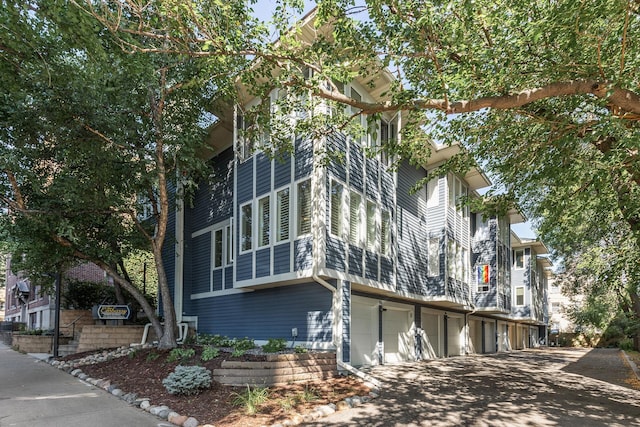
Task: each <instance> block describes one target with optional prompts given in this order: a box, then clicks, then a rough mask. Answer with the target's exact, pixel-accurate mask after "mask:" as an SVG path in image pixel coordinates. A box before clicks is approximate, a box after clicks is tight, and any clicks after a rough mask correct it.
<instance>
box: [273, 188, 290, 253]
mask: <svg viewBox="0 0 640 427" xmlns="http://www.w3.org/2000/svg"><path fill="white" fill-rule="evenodd" d="M289 211H290V208H289V189H288V188H285V189H284V190H280V191H278V192H277V193H276V215H277V218H276V242H282V241H285V240H289Z"/></svg>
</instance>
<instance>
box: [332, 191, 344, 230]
mask: <svg viewBox="0 0 640 427" xmlns="http://www.w3.org/2000/svg"><path fill="white" fill-rule="evenodd" d="M343 198H344V186H343V185H342V184H340V183H339V182H336V181H331V218H330V220H331V224H330V231H331V234H332V235H334V236H337V237H340V238H342V237H343V231H342V230H343V220H342V218H343V204H342V203H343V202H342V201H343Z"/></svg>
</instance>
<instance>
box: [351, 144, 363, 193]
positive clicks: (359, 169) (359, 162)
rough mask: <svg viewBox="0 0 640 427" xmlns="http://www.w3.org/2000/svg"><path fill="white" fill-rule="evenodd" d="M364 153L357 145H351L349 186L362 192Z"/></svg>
mask: <svg viewBox="0 0 640 427" xmlns="http://www.w3.org/2000/svg"><path fill="white" fill-rule="evenodd" d="M363 172H364V153H363V152H362V148H361V147H360V146H359V145H358V144H356V143H353V142H352V143H351V144H349V185H350V186H351V187H353V188H355V189H356V190H358V191H360V192H362V190H363V186H364V176H363Z"/></svg>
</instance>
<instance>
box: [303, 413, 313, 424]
mask: <svg viewBox="0 0 640 427" xmlns="http://www.w3.org/2000/svg"><path fill="white" fill-rule="evenodd" d="M302 420H303V421H304V422H305V423H310V422H311V421H313V417H312V416H311V414H304V415H303V416H302Z"/></svg>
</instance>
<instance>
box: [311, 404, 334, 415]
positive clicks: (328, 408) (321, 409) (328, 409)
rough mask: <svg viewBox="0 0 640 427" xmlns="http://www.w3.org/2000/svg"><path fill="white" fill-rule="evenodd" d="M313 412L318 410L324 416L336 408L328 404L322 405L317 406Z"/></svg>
mask: <svg viewBox="0 0 640 427" xmlns="http://www.w3.org/2000/svg"><path fill="white" fill-rule="evenodd" d="M314 412H319V413H320V414H322V416H323V417H326V416H327V415H331V414H333V413H334V412H336V410H335V409H333V408H332V407H331V406H329V405H322V406H318V407H317V408H316V409H315V411H314Z"/></svg>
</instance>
